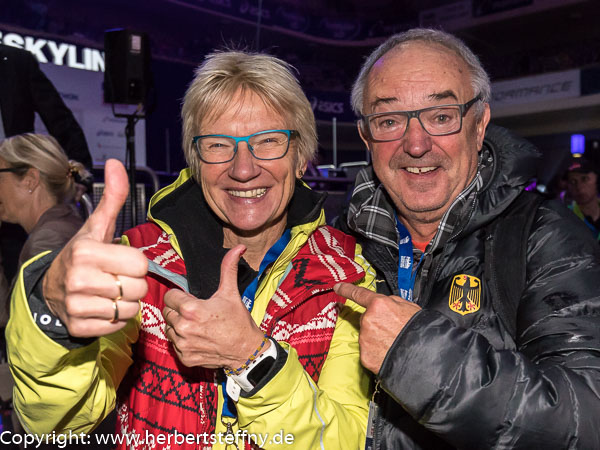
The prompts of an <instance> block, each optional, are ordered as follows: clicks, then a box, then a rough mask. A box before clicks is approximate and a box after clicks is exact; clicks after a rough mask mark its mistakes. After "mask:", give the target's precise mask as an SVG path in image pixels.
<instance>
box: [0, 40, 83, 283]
mask: <svg viewBox="0 0 600 450" xmlns="http://www.w3.org/2000/svg"><path fill="white" fill-rule="evenodd" d="M36 113H37V114H39V116H40V118H41V119H42V122H43V123H44V125H45V126H46V128H47V130H48V133H49V134H50V135H51V136H53V137H54V138H55V139H56V140H57V141H58V143H59V144H60V145H61V147H62V148H63V150H64V151H65V153H66V154H67V157H68V158H69V159H71V160H74V161H77V162H80V163H81V164H83V165H84V167H85V168H86V169H87V170H90V169H91V167H92V157H91V155H90V151H89V149H88V144H87V141H86V139H85V135H84V134H83V130H82V129H81V126H80V125H79V123H77V120H76V119H75V117H74V116H73V113H72V112H71V110H70V109H69V108H68V107H67V106H66V105H65V103H64V101H63V99H62V97H61V95H60V93H59V92H58V91H57V90H56V87H55V86H54V85H53V84H52V82H51V81H50V80H49V79H48V77H47V76H46V75H45V74H44V72H43V71H42V70H41V69H40V66H39V63H38V61H37V59H36V58H35V56H34V55H33V54H32V53H31V52H28V51H27V50H23V49H20V48H16V47H10V46H7V45H2V44H0V141H1V140H2V139H4V138H6V137H11V136H16V135H20V134H23V133H33V132H34V122H35V114H36ZM92 181H93V180H92V175H91V174H90V173H88V176H87V177H86V178H84V177H83V176H82V177H81V178H80V179H79V180H78V183H77V187H78V191H77V195H78V196H80V195H81V194H82V193H83V192H85V190H86V189H87V190H88V191H89V190H90V188H91V184H92ZM25 239H27V236H26V233H25V232H24V231H23V229H22V228H21V227H20V226H18V225H16V224H10V223H3V224H2V225H1V226H0V256H1V257H2V259H3V260H4V263H5V267H4V269H5V276H6V277H7V278H8V279H11V278H13V276H14V274H15V269H16V267H17V259H18V256H19V254H20V252H21V249H22V247H23V244H24V242H25Z"/></svg>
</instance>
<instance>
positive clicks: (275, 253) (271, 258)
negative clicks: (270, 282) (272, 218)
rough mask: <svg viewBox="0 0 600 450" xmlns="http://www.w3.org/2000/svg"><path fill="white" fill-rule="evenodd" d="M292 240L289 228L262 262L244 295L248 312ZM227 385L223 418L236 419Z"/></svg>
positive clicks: (222, 386) (224, 383) (225, 382)
mask: <svg viewBox="0 0 600 450" xmlns="http://www.w3.org/2000/svg"><path fill="white" fill-rule="evenodd" d="M291 238H292V231H291V230H290V229H289V228H288V229H287V230H285V231H284V233H283V235H282V236H281V237H280V238H279V239H278V240H277V242H275V244H273V246H272V247H271V248H270V249H269V251H268V252H267V254H266V255H265V257H264V258H263V260H262V261H261V263H260V266H259V268H258V275H257V276H256V278H254V280H252V283H250V284H249V285H248V287H247V288H246V289H245V290H244V295H242V302H244V305H246V308H248V311H252V308H253V307H254V297H255V296H256V290H257V289H258V283H259V281H260V279H261V277H262V275H263V273H264V271H265V269H266V268H267V267H268V266H269V265H270V264H271V263H273V262H275V260H276V259H277V258H279V255H281V253H282V252H283V250H284V249H285V248H286V247H287V245H288V244H289V242H290V240H291ZM226 384H227V380H225V381H223V383H222V384H221V388H222V389H221V390H222V391H223V410H222V411H221V416H224V417H231V418H234V417H236V415H237V412H236V410H235V403H234V402H233V400H231V398H229V395H227V391H226V390H225V385H226Z"/></svg>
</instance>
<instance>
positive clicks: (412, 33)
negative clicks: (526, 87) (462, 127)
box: [351, 28, 492, 119]
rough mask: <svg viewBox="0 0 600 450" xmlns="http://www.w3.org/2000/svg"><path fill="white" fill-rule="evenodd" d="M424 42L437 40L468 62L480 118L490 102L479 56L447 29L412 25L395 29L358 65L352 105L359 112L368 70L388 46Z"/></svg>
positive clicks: (430, 42) (490, 89) (477, 113)
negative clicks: (407, 28) (392, 33)
mask: <svg viewBox="0 0 600 450" xmlns="http://www.w3.org/2000/svg"><path fill="white" fill-rule="evenodd" d="M415 41H417V42H425V43H428V44H438V45H441V46H443V47H446V48H447V49H449V50H451V51H453V52H454V53H455V54H456V55H457V56H459V57H460V58H461V59H462V60H463V61H464V62H465V63H466V64H467V66H468V68H469V72H470V73H471V87H472V88H473V92H474V94H475V95H479V96H480V97H481V100H482V101H481V102H479V103H478V104H477V105H476V108H477V109H475V111H476V115H477V118H478V119H480V118H481V115H482V114H483V111H484V105H483V104H484V103H489V101H490V99H491V96H492V88H491V85H490V78H489V76H488V74H487V73H486V71H485V69H484V68H483V66H482V65H481V62H480V61H479V58H478V57H477V56H476V55H475V54H474V53H473V52H472V51H471V49H469V47H467V45H466V44H465V43H464V42H463V41H461V40H460V39H458V38H457V37H456V36H453V35H451V34H449V33H445V32H443V31H439V30H433V29H429V28H413V29H411V30H408V31H405V32H403V33H398V34H395V35H393V36H392V37H390V38H389V39H388V40H386V41H385V42H384V43H383V44H381V45H380V46H379V47H377V48H376V49H375V50H374V51H373V53H371V54H370V55H369V57H368V58H367V59H366V61H365V62H364V64H363V65H362V67H361V69H360V73H359V74H358V77H357V78H356V81H355V82H354V85H353V86H352V97H351V102H352V109H353V110H354V112H355V113H356V114H357V115H358V116H360V115H362V107H363V101H364V93H365V86H366V84H367V79H368V77H369V73H370V72H371V69H372V68H373V65H374V64H375V63H376V62H377V61H378V60H379V58H381V57H382V56H383V55H385V54H386V53H387V52H389V51H390V50H392V49H394V48H396V47H400V46H403V45H406V44H408V43H410V42H415Z"/></svg>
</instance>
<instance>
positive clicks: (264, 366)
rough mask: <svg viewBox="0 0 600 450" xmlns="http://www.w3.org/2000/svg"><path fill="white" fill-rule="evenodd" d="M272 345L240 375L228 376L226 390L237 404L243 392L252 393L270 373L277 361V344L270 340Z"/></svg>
mask: <svg viewBox="0 0 600 450" xmlns="http://www.w3.org/2000/svg"><path fill="white" fill-rule="evenodd" d="M269 341H270V344H271V345H269V348H267V349H266V350H265V351H264V352H263V353H262V354H261V355H259V356H258V357H257V358H256V359H255V360H254V361H252V362H251V363H250V364H249V365H248V367H246V369H244V371H243V372H242V373H240V374H238V375H233V374H232V375H227V383H226V385H225V389H226V391H227V395H229V397H230V398H231V399H232V400H233V401H234V402H237V401H238V399H239V398H240V392H241V390H244V392H250V391H252V389H254V388H255V387H256V385H258V383H259V382H260V380H262V378H263V377H264V376H265V375H266V374H267V372H269V370H270V369H271V368H272V367H273V364H274V363H275V360H276V359H277V343H276V342H275V341H274V340H273V339H272V338H269Z"/></svg>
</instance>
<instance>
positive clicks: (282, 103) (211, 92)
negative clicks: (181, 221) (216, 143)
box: [181, 51, 317, 179]
mask: <svg viewBox="0 0 600 450" xmlns="http://www.w3.org/2000/svg"><path fill="white" fill-rule="evenodd" d="M292 70H293V68H292V66H290V65H289V64H287V63H286V62H284V61H282V60H280V59H278V58H276V57H274V56H270V55H266V54H262V53H250V52H244V51H222V52H215V53H211V54H209V55H207V56H206V58H205V60H204V62H203V63H202V64H201V65H200V66H199V67H198V68H197V69H196V73H195V77H194V80H193V81H192V83H191V84H190V86H189V87H188V90H187V92H186V94H185V97H184V99H183V105H182V109H181V117H182V121H183V151H184V153H185V158H186V161H187V164H188V165H189V167H190V168H191V170H192V174H193V175H194V177H195V178H196V179H198V178H199V175H200V165H201V161H200V157H199V156H198V154H197V152H196V150H195V148H194V145H193V144H192V139H193V137H194V136H196V135H199V134H201V131H200V130H201V127H202V124H203V123H204V121H206V120H210V119H214V118H216V117H219V116H220V115H221V114H222V113H223V112H224V111H225V110H226V109H227V108H228V107H229V106H230V103H231V99H232V98H233V96H234V95H235V94H236V93H237V92H238V91H239V90H241V91H242V93H247V92H253V93H255V94H257V95H258V96H259V97H260V98H261V99H262V100H263V101H264V102H265V103H266V104H267V105H268V106H269V107H271V108H272V109H273V110H274V111H275V112H278V113H279V114H281V116H282V117H284V118H285V120H286V123H288V126H289V127H290V128H291V129H295V130H297V131H298V132H299V134H300V137H299V145H298V157H299V162H300V164H303V163H305V162H309V161H311V160H312V159H313V158H314V155H315V152H316V150H317V131H316V125H315V116H314V114H313V110H312V107H311V105H310V102H309V101H308V99H307V98H306V95H305V94H304V92H303V91H302V88H301V87H300V84H299V83H298V80H297V79H296V77H295V76H294V75H293V73H292Z"/></svg>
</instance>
